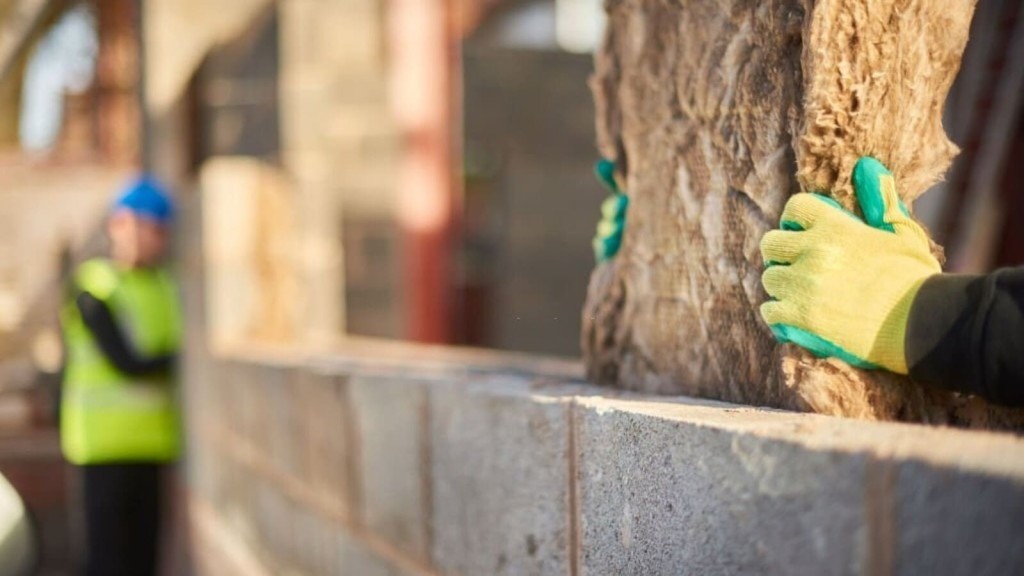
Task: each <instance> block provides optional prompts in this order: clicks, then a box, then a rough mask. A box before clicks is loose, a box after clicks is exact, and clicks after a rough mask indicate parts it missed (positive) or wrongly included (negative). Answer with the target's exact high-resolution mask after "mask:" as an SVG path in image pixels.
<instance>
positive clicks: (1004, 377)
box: [905, 267, 1024, 406]
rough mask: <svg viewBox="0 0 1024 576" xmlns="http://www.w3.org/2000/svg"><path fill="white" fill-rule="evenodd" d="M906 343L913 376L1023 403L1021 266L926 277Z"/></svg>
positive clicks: (1023, 279) (993, 398) (1023, 274)
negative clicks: (974, 272) (978, 273)
mask: <svg viewBox="0 0 1024 576" xmlns="http://www.w3.org/2000/svg"><path fill="white" fill-rule="evenodd" d="M905 344H906V356H907V366H908V367H909V369H910V376H911V378H913V379H914V380H916V381H919V382H922V383H925V384H930V385H932V386H936V387H939V388H944V389H947V390H952V391H956V392H963V393H967V394H977V395H979V396H982V397H984V398H986V399H988V400H991V401H992V402H995V403H997V404H1005V405H1010V406H1024V267H1022V268H1007V269H1003V270H999V271H996V272H993V273H992V274H988V275H985V276H966V275H953V274H944V275H940V276H934V277H932V278H930V279H929V280H927V281H926V282H925V284H924V285H923V286H922V287H921V290H920V292H919V293H918V295H917V297H916V299H915V300H914V304H913V307H912V308H911V312H910V317H909V319H908V323H907V336H906V342H905Z"/></svg>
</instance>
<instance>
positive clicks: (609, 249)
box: [592, 159, 629, 264]
mask: <svg viewBox="0 0 1024 576" xmlns="http://www.w3.org/2000/svg"><path fill="white" fill-rule="evenodd" d="M594 174H596V175H597V179H598V180H600V181H601V183H602V184H604V185H605V186H606V187H607V188H608V191H609V192H611V195H610V196H608V198H606V199H605V201H604V202H602V203H601V220H600V221H599V222H598V223H597V233H596V234H595V235H594V240H593V242H592V245H593V247H594V259H595V260H597V263H598V264H601V263H602V262H607V261H608V260H611V259H612V258H614V257H615V255H616V254H618V253H619V248H620V247H621V246H622V235H623V234H624V233H625V231H626V212H627V210H628V209H629V196H626V194H625V193H623V192H622V190H620V189H619V185H618V183H617V182H616V181H615V163H614V162H612V161H611V160H603V159H602V160H599V161H598V163H597V165H595V166H594Z"/></svg>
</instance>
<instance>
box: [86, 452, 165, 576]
mask: <svg viewBox="0 0 1024 576" xmlns="http://www.w3.org/2000/svg"><path fill="white" fill-rule="evenodd" d="M81 470H82V484H83V488H84V496H85V545H86V549H85V555H86V563H85V574H86V576H152V575H154V574H156V567H157V549H158V542H159V530H160V511H161V505H162V502H161V493H162V492H161V486H160V477H161V470H162V466H161V465H159V464H98V465H91V466H82V467H81Z"/></svg>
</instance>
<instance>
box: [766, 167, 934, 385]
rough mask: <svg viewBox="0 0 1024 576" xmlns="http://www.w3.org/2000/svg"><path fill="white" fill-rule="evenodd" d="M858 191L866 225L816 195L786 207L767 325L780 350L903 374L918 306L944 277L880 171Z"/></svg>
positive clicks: (777, 237) (865, 175) (862, 176)
mask: <svg viewBox="0 0 1024 576" xmlns="http://www.w3.org/2000/svg"><path fill="white" fill-rule="evenodd" d="M853 186H854V190H855V192H856V195H857V201H858V203H859V204H860V208H861V212H862V213H863V215H864V218H863V220H862V219H861V218H859V217H857V216H856V215H854V214H852V213H850V212H848V211H846V210H844V209H843V208H842V207H841V206H840V205H839V204H838V203H837V202H835V201H834V200H832V199H831V198H828V197H826V196H822V195H819V194H807V193H801V194H796V195H794V196H793V197H792V198H790V200H789V201H788V202H787V203H786V207H785V210H784V211H783V213H782V222H781V227H782V230H773V231H771V232H768V233H767V234H765V236H764V238H763V239H762V240H761V254H762V257H763V258H764V261H765V266H766V269H765V271H764V274H763V275H762V277H761V281H762V283H763V284H764V287H765V290H766V291H767V292H768V295H769V296H771V299H770V300H769V301H768V302H765V303H764V304H763V305H762V306H761V316H762V317H763V318H764V320H765V322H767V323H768V325H769V326H770V327H771V330H772V333H773V334H774V335H775V337H776V338H777V339H778V340H779V341H781V342H792V343H794V344H798V345H800V346H802V347H804V348H806V349H808V350H809V351H811V352H812V353H814V354H815V355H817V356H821V357H836V358H840V359H842V360H844V361H846V362H848V363H849V364H851V365H854V366H858V367H861V368H885V369H886V370H890V371H892V372H896V373H899V374H906V373H907V371H908V368H907V360H906V355H905V348H904V339H905V337H906V329H907V318H908V316H909V314H910V308H911V304H912V303H913V301H914V297H915V296H916V294H917V292H918V290H920V288H921V285H922V284H923V283H924V281H925V280H926V279H927V278H929V277H930V276H932V275H934V274H939V273H940V272H941V271H942V269H941V266H940V265H939V262H938V261H937V260H936V259H935V257H934V256H933V255H932V253H931V248H930V245H929V242H928V236H927V234H926V233H925V232H924V230H923V229H922V228H921V227H920V226H919V225H918V224H917V223H916V222H914V220H913V219H912V218H911V217H910V215H909V213H908V212H907V209H906V207H905V206H904V205H903V203H902V202H901V201H900V200H899V197H898V196H897V195H896V184H895V181H894V179H893V176H892V173H890V172H889V170H887V169H886V168H885V166H883V165H882V163H881V162H879V161H878V160H875V159H874V158H870V157H864V158H861V159H860V161H858V163H857V165H856V167H855V168H854V171H853Z"/></svg>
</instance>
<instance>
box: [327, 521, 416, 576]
mask: <svg viewBox="0 0 1024 576" xmlns="http://www.w3.org/2000/svg"><path fill="white" fill-rule="evenodd" d="M335 546H336V552H337V562H338V564H337V567H336V569H337V571H336V572H334V574H337V575H338V576H404V574H403V571H402V570H400V569H399V568H397V567H395V566H392V565H391V564H389V563H388V562H386V561H385V560H383V559H381V558H380V557H378V556H376V555H375V554H374V553H373V552H371V551H370V550H369V549H368V548H367V547H365V546H364V545H362V544H361V543H360V542H359V541H358V540H356V539H354V538H353V537H351V536H350V535H349V534H348V533H346V532H344V531H340V532H338V533H337V534H336V536H335Z"/></svg>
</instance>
